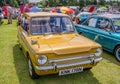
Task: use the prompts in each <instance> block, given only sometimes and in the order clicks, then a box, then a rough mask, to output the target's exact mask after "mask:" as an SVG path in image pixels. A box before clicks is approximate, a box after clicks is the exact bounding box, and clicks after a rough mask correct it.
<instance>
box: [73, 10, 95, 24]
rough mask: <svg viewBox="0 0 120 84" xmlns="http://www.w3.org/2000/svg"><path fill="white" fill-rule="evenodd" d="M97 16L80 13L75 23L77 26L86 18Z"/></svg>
mask: <svg viewBox="0 0 120 84" xmlns="http://www.w3.org/2000/svg"><path fill="white" fill-rule="evenodd" d="M94 15H97V14H94V13H90V12H80V13H79V14H78V15H77V16H76V20H75V21H76V23H77V24H81V23H83V22H84V21H85V20H87V18H89V17H91V16H94Z"/></svg>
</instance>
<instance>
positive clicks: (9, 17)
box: [7, 5, 13, 24]
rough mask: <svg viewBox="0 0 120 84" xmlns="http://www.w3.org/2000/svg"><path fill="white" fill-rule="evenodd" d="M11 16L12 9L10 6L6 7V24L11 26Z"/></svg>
mask: <svg viewBox="0 0 120 84" xmlns="http://www.w3.org/2000/svg"><path fill="white" fill-rule="evenodd" d="M12 15H13V9H12V7H11V6H9V5H7V19H8V24H12Z"/></svg>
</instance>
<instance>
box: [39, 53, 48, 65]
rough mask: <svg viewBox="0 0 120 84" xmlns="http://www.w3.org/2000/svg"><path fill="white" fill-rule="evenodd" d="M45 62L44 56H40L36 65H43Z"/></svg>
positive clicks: (45, 57)
mask: <svg viewBox="0 0 120 84" xmlns="http://www.w3.org/2000/svg"><path fill="white" fill-rule="evenodd" d="M46 62H47V56H46V55H40V56H39V57H38V63H39V64H45V63H46Z"/></svg>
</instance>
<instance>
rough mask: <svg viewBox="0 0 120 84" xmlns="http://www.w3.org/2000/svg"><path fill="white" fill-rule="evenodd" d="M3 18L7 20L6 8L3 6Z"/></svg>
mask: <svg viewBox="0 0 120 84" xmlns="http://www.w3.org/2000/svg"><path fill="white" fill-rule="evenodd" d="M3 14H4V17H5V18H7V6H3Z"/></svg>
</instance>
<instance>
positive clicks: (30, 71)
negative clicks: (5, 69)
mask: <svg viewBox="0 0 120 84" xmlns="http://www.w3.org/2000/svg"><path fill="white" fill-rule="evenodd" d="M28 68H29V73H30V75H31V76H32V64H31V61H30V59H29V60H28Z"/></svg>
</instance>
